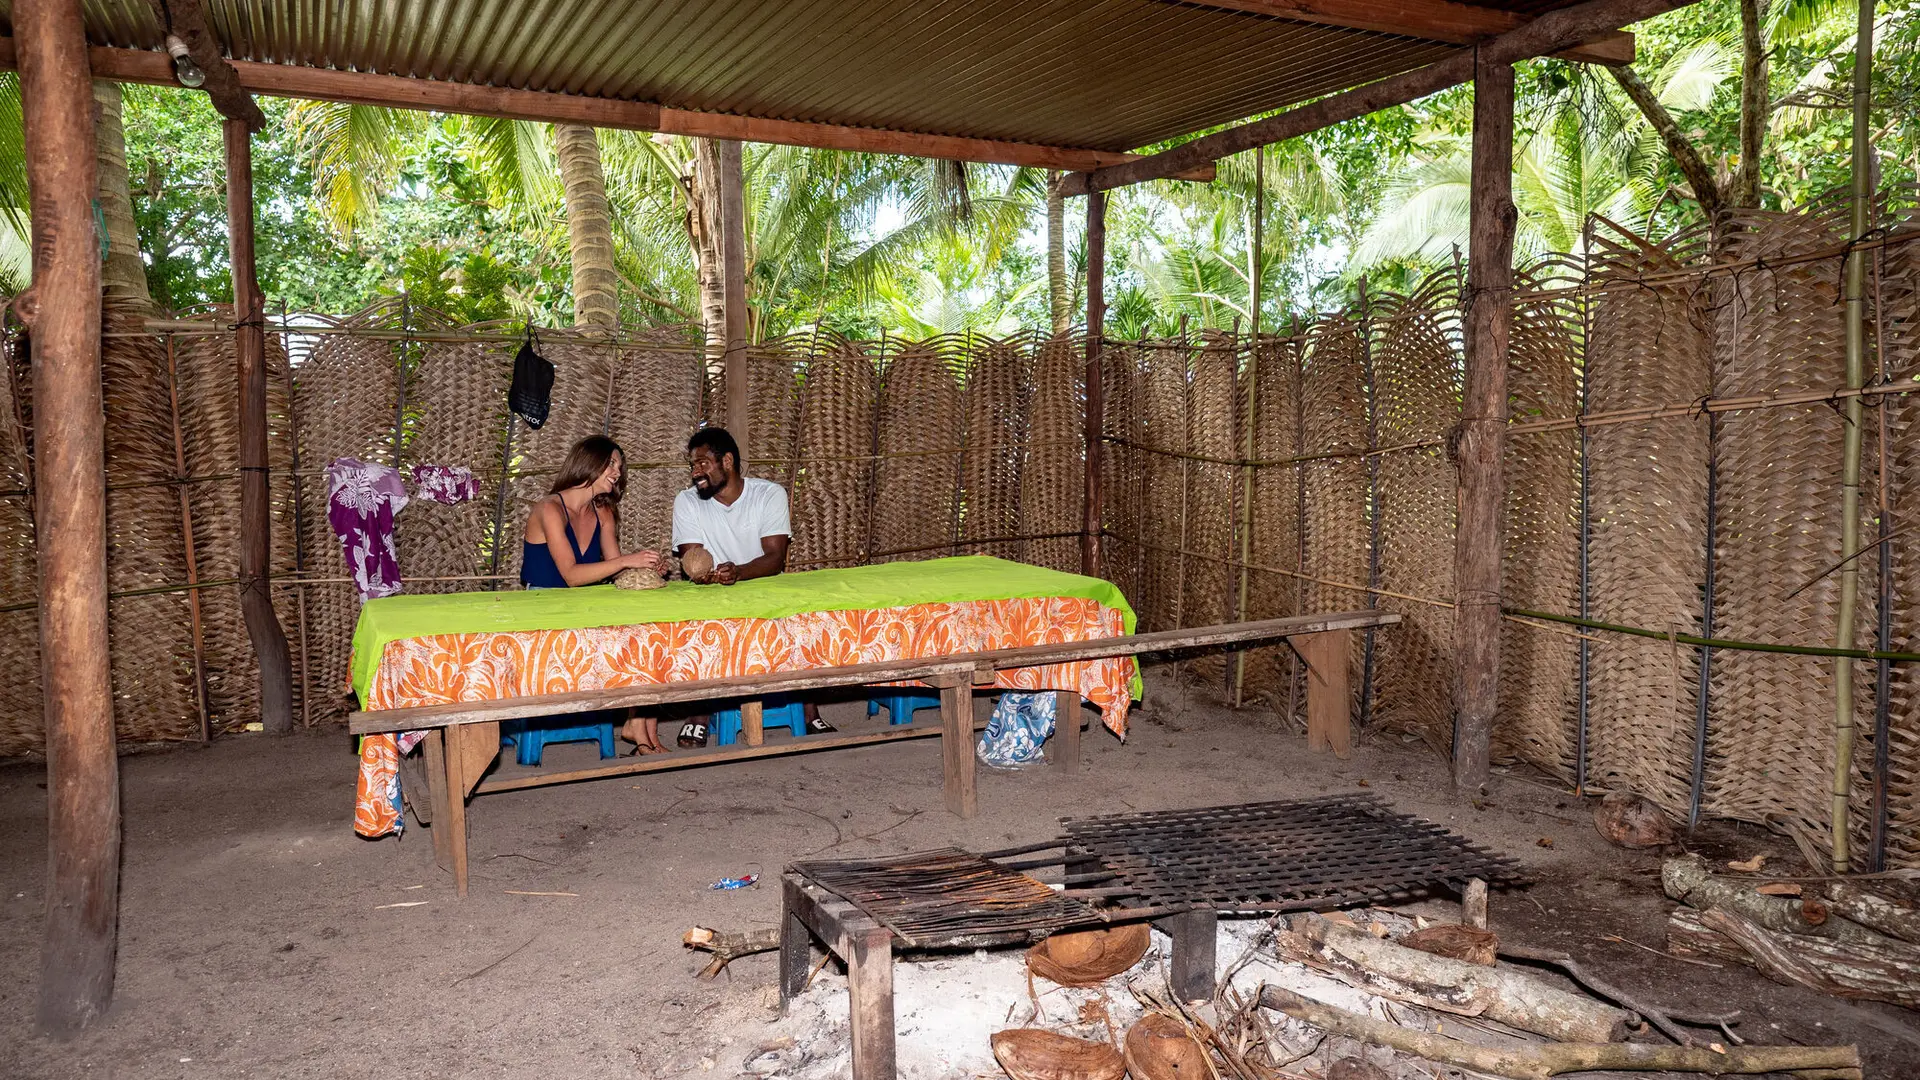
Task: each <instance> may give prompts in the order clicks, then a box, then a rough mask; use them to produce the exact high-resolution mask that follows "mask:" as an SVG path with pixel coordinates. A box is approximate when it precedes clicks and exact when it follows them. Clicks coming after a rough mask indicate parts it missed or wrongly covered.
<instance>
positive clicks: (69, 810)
mask: <svg viewBox="0 0 1920 1080" xmlns="http://www.w3.org/2000/svg"><path fill="white" fill-rule="evenodd" d="M13 26H14V33H16V34H17V35H19V62H20V94H21V105H22V113H23V115H24V117H25V121H26V144H25V150H26V153H25V158H26V170H27V187H28V192H29V198H30V207H31V214H32V220H33V243H32V251H33V286H32V287H31V288H30V289H28V290H27V292H26V294H25V295H23V296H21V297H20V299H19V301H18V304H17V306H16V308H15V310H16V311H18V312H19V314H20V320H21V322H23V323H25V324H26V327H27V332H28V334H29V335H31V339H32V342H33V404H34V414H35V415H36V416H37V417H38V418H39V425H38V427H37V428H36V429H35V446H34V451H35V453H34V463H33V466H34V467H33V472H34V492H35V503H34V529H35V532H36V540H37V543H36V548H37V551H38V555H39V572H40V677H41V694H42V698H43V709H44V711H45V717H46V721H45V722H46V747H47V849H48V852H47V854H48V858H47V886H46V888H47V900H46V904H47V907H46V910H47V920H46V937H45V939H44V940H43V942H42V944H41V951H40V1026H41V1027H42V1028H43V1029H44V1030H46V1031H47V1032H48V1033H50V1034H54V1035H60V1036H66V1035H72V1034H74V1033H76V1032H78V1031H79V1030H80V1029H82V1028H84V1027H86V1026H88V1025H89V1024H91V1023H93V1022H94V1021H95V1020H97V1019H99V1018H100V1016H101V1014H102V1013H104V1012H105V1011H106V1009H107V1005H108V1003H109V1002H111V1001H112V999H113V956H114V947H115V945H116V943H117V941H118V924H119V913H120V772H119V763H118V762H117V761H116V760H115V758H114V734H113V677H112V672H111V669H110V668H109V667H108V663H107V526H106V519H107V488H106V414H105V407H104V405H103V404H102V402H101V393H100V241H99V238H98V237H97V236H96V235H95V233H94V227H93V193H94V190H95V189H96V187H97V186H98V183H97V178H96V175H95V165H94V145H93V85H92V80H91V78H90V76H89V71H88V67H87V39H86V32H85V29H84V28H83V27H82V25H81V19H80V3H79V0H19V2H18V3H16V4H14V6H13ZM16 674H18V673H16Z"/></svg>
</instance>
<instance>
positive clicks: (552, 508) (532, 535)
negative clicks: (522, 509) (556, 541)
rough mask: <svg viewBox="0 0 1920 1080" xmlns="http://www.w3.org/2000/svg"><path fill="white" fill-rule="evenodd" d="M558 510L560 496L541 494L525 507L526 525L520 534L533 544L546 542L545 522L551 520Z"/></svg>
mask: <svg viewBox="0 0 1920 1080" xmlns="http://www.w3.org/2000/svg"><path fill="white" fill-rule="evenodd" d="M559 512H560V496H558V495H542V496H541V497H540V498H538V499H536V500H534V502H533V505H532V506H530V507H528V508H527V527H526V529H525V530H524V531H523V532H522V534H521V535H522V536H523V537H524V538H525V539H526V540H527V541H528V542H529V543H534V544H544V543H546V542H547V529H546V523H547V522H549V521H552V520H553V519H554V515H556V514H558V513H559Z"/></svg>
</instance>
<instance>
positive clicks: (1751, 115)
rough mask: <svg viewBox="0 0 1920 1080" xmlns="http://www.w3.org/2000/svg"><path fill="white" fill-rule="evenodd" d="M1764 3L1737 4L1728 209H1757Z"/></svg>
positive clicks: (1764, 95) (1765, 97)
mask: <svg viewBox="0 0 1920 1080" xmlns="http://www.w3.org/2000/svg"><path fill="white" fill-rule="evenodd" d="M1766 20H1767V0H1740V54H1741V57H1740V167H1739V168H1737V169H1735V170H1734V172H1733V180H1732V182H1731V183H1730V184H1728V185H1727V204H1728V205H1730V206H1746V207H1752V206H1759V205H1760V154H1761V151H1762V148H1763V145H1764V144H1763V140H1764V139H1765V137H1766V133H1767V114H1768V112H1769V111H1770V109H1769V101H1770V95H1769V94H1768V92H1767V90H1768V87H1767V78H1768V76H1767V43H1766V41H1765V38H1764V34H1765V30H1764V25H1765V23H1766Z"/></svg>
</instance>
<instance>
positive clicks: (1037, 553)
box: [1020, 336, 1087, 572]
mask: <svg viewBox="0 0 1920 1080" xmlns="http://www.w3.org/2000/svg"><path fill="white" fill-rule="evenodd" d="M1086 366H1087V343H1086V340H1085V339H1084V338H1078V337H1065V336H1061V337H1056V338H1051V339H1049V340H1047V341H1044V342H1041V343H1040V344H1039V345H1038V346H1037V348H1036V354H1035V357H1034V361H1033V394H1032V397H1031V398H1030V399H1029V401H1030V404H1029V406H1028V412H1027V465H1026V468H1025V469H1023V470H1021V473H1020V534H1021V535H1022V536H1052V535H1053V534H1055V533H1077V532H1079V531H1080V530H1081V528H1082V526H1083V525H1084V521H1083V519H1084V517H1085V516H1086V511H1085V507H1084V506H1083V505H1082V500H1083V497H1084V492H1085V491H1086V463H1085V458H1084V457H1083V452H1084V448H1085V445H1086V412H1085V405H1084V403H1083V401H1082V399H1081V388H1082V387H1083V386H1084V385H1085V384H1086ZM1021 561H1023V562H1029V563H1032V564H1034V565H1035V566H1044V567H1047V568H1048V569H1051V570H1065V571H1069V572H1077V571H1078V570H1079V569H1080V541H1079V539H1078V538H1077V537H1072V536H1067V537H1059V538H1055V539H1048V540H1030V541H1028V542H1027V544H1026V545H1025V551H1024V552H1023V554H1022V556H1021Z"/></svg>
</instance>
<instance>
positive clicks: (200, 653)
mask: <svg viewBox="0 0 1920 1080" xmlns="http://www.w3.org/2000/svg"><path fill="white" fill-rule="evenodd" d="M167 410H168V417H169V418H170V419H171V420H172V422H173V467H174V469H175V470H176V471H177V472H178V473H179V474H180V475H181V476H182V477H184V476H186V475H187V447H186V440H185V439H184V437H183V436H182V435H181V431H180V373H179V366H178V364H177V363H176V362H175V357H174V351H173V335H172V334H168V335H167ZM174 490H175V491H176V492H178V493H179V496H180V539H181V541H182V542H183V543H184V544H185V545H186V556H187V585H188V589H187V617H188V618H189V619H190V620H191V622H192V629H193V702H194V706H195V708H197V709H198V710H199V714H200V741H201V742H203V743H207V742H212V741H213V718H212V716H211V715H209V714H208V712H207V652H206V634H205V632H204V630H203V629H202V624H201V621H200V590H199V589H198V588H195V587H194V586H197V585H199V584H200V560H199V559H198V558H196V557H195V555H194V547H193V510H192V508H191V506H190V500H189V499H188V498H187V487H186V485H185V484H181V485H180V486H178V487H176V488H175V489H174ZM303 647H304V646H303Z"/></svg>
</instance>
